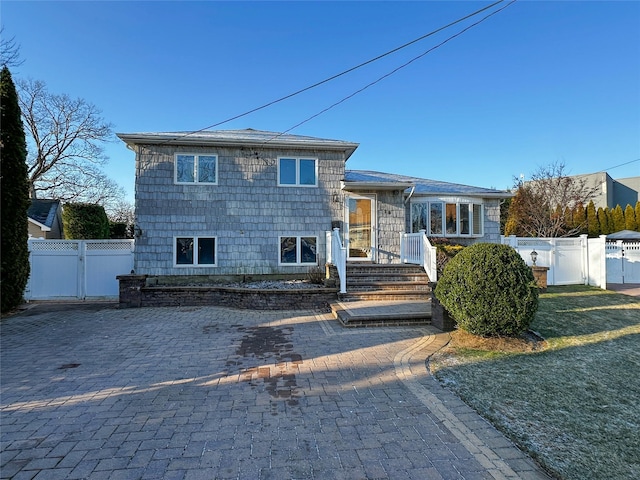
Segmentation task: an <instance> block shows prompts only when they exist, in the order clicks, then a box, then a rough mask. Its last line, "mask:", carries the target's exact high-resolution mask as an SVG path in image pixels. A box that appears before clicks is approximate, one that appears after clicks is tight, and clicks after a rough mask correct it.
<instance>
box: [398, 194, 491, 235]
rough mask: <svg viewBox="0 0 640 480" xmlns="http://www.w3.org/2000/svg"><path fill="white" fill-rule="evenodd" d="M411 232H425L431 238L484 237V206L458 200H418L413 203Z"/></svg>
mask: <svg viewBox="0 0 640 480" xmlns="http://www.w3.org/2000/svg"><path fill="white" fill-rule="evenodd" d="M410 211H411V231H412V232H414V233H415V232H418V231H420V230H425V231H426V233H427V235H429V236H445V237H461V236H462V237H464V236H482V235H483V232H484V227H483V222H482V219H483V216H484V214H483V205H482V203H473V201H464V200H462V199H456V200H455V201H447V200H444V199H443V200H440V199H433V200H431V199H425V200H422V201H419V200H416V201H414V202H412V203H411V210H410Z"/></svg>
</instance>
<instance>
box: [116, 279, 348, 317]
mask: <svg viewBox="0 0 640 480" xmlns="http://www.w3.org/2000/svg"><path fill="white" fill-rule="evenodd" d="M117 278H118V280H119V282H120V307H123V308H136V307H172V306H202V305H217V306H221V307H232V308H243V309H251V310H308V309H312V310H322V311H330V308H329V304H330V303H331V302H333V301H335V300H336V299H337V296H338V289H337V288H309V289H291V290H276V289H256V288H236V287H218V286H212V285H207V286H149V285H147V278H148V276H147V275H120V276H118V277H117Z"/></svg>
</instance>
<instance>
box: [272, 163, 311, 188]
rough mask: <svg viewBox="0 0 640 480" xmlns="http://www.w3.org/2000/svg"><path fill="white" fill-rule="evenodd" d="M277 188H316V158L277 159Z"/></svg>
mask: <svg viewBox="0 0 640 480" xmlns="http://www.w3.org/2000/svg"><path fill="white" fill-rule="evenodd" d="M278 186H279V187H317V186H318V159H317V158H293V157H279V158H278Z"/></svg>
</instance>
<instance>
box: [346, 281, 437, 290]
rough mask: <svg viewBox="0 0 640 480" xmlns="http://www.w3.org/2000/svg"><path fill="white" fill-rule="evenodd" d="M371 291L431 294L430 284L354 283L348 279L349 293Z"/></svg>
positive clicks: (408, 282)
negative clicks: (406, 291) (410, 291)
mask: <svg viewBox="0 0 640 480" xmlns="http://www.w3.org/2000/svg"><path fill="white" fill-rule="evenodd" d="M371 290H413V291H418V292H430V291H431V287H430V285H429V282H412V281H407V282H403V281H401V280H397V281H392V282H383V281H377V280H376V281H369V282H364V281H363V282H353V281H352V280H351V279H347V291H348V292H367V291H371Z"/></svg>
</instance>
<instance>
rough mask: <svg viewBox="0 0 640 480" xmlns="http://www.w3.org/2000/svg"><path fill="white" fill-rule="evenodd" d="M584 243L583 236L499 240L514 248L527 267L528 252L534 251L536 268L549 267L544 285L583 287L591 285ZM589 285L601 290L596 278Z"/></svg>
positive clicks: (529, 261)
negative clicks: (536, 256)
mask: <svg viewBox="0 0 640 480" xmlns="http://www.w3.org/2000/svg"><path fill="white" fill-rule="evenodd" d="M587 240H588V239H587V236H586V235H581V236H580V237H575V238H527V237H513V236H511V237H503V239H502V243H504V244H507V245H511V246H512V247H513V248H515V249H516V251H517V252H518V253H519V254H520V256H521V257H522V258H523V260H524V261H525V262H526V263H527V265H531V263H532V261H531V252H532V251H534V250H535V251H536V252H537V254H538V259H537V261H536V265H538V266H541V267H549V271H548V272H547V285H580V284H582V285H586V284H588V283H591V282H590V275H589V256H588V249H589V242H588V241H587ZM593 247H595V245H594V246H593ZM602 250H604V245H603V246H602ZM603 254H604V251H603ZM593 282H594V283H591V284H593V285H596V286H602V287H603V288H604V285H601V282H600V281H598V279H597V278H594V279H593Z"/></svg>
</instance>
